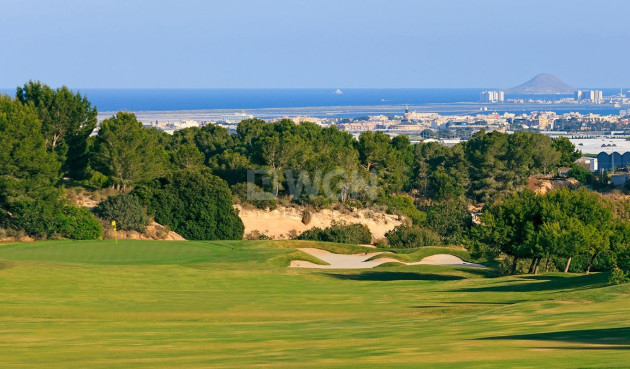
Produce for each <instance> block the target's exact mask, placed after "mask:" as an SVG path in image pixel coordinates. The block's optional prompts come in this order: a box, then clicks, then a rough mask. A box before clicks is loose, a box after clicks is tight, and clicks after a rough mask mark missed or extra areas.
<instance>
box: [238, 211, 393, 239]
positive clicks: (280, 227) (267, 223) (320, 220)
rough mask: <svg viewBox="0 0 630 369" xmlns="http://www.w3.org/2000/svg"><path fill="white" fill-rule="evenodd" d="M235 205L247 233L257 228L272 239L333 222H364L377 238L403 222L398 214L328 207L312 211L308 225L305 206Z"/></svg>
mask: <svg viewBox="0 0 630 369" xmlns="http://www.w3.org/2000/svg"><path fill="white" fill-rule="evenodd" d="M236 208H237V209H238V210H239V216H240V218H241V220H242V221H243V223H244V224H245V234H246V235H247V234H249V233H251V232H252V231H255V230H256V231H258V232H260V233H264V234H266V235H267V236H269V237H271V238H273V239H287V238H289V234H290V233H291V231H294V232H295V233H296V234H300V233H302V232H304V231H306V230H307V229H311V228H313V227H319V228H326V227H328V226H330V224H331V223H332V222H333V221H344V222H346V223H361V224H365V225H366V226H367V227H368V228H369V229H370V232H372V236H373V237H374V238H375V239H378V238H383V237H385V233H387V232H388V231H390V230H392V229H394V227H396V226H398V225H400V224H401V223H402V222H401V221H400V220H398V216H397V215H391V214H384V213H375V212H372V211H370V210H365V209H362V210H356V211H354V212H352V213H349V214H343V213H341V212H339V211H337V210H329V209H326V210H322V211H319V212H314V213H312V220H311V222H310V223H309V224H308V225H305V224H303V223H302V209H298V208H284V207H279V208H277V209H275V210H272V211H265V210H259V209H243V208H242V207H240V206H238V205H237V206H236Z"/></svg>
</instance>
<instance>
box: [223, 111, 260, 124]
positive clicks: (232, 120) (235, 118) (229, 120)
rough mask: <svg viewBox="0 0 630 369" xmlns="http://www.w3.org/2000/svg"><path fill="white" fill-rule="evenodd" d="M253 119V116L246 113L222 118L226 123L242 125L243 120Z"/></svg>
mask: <svg viewBox="0 0 630 369" xmlns="http://www.w3.org/2000/svg"><path fill="white" fill-rule="evenodd" d="M252 118H254V116H253V115H249V114H245V112H243V113H236V114H227V115H224V116H222V117H221V120H222V121H223V122H225V123H240V122H241V121H243V120H246V119H252Z"/></svg>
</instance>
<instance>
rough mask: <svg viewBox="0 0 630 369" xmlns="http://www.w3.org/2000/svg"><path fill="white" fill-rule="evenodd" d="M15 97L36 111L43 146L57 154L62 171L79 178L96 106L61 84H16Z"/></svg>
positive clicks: (85, 163) (86, 157)
mask: <svg viewBox="0 0 630 369" xmlns="http://www.w3.org/2000/svg"><path fill="white" fill-rule="evenodd" d="M16 97H17V100H18V101H20V102H21V103H23V104H26V105H30V106H32V107H34V108H35V110H36V111H37V114H38V116H39V119H40V121H41V132H42V135H43V137H44V140H45V142H46V147H47V149H48V151H49V152H54V153H55V154H56V155H57V157H58V159H59V161H60V163H61V164H62V169H63V171H64V172H66V173H69V174H70V175H71V176H72V177H75V178H82V177H83V175H84V170H85V168H86V167H87V164H88V155H87V150H88V145H87V139H88V137H89V135H90V134H91V133H92V131H93V130H94V128H96V116H97V112H96V108H95V107H93V106H92V104H91V103H90V101H88V99H87V98H86V97H85V96H81V94H79V93H73V92H72V91H70V90H69V89H68V88H67V87H65V86H63V87H61V88H58V89H56V90H53V89H52V88H50V87H48V86H47V85H43V84H41V83H40V82H33V81H30V82H28V83H26V84H25V85H24V86H23V87H18V88H17V93H16Z"/></svg>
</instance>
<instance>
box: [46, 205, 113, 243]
mask: <svg viewBox="0 0 630 369" xmlns="http://www.w3.org/2000/svg"><path fill="white" fill-rule="evenodd" d="M57 223H58V226H57V230H58V232H59V234H60V235H61V236H62V237H65V238H69V239H71V240H98V239H99V238H101V237H102V236H103V229H102V228H101V225H100V223H99V222H98V220H97V219H96V218H95V217H94V215H93V214H92V213H91V212H90V211H89V210H88V209H86V208H83V207H76V206H70V205H68V206H65V207H63V208H62V210H61V212H60V214H59V215H58V216H57Z"/></svg>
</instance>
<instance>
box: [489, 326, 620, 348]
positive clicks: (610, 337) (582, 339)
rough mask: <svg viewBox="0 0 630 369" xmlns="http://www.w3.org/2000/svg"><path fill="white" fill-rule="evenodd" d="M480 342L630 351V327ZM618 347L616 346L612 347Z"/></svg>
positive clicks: (523, 336) (521, 335) (502, 337)
mask: <svg viewBox="0 0 630 369" xmlns="http://www.w3.org/2000/svg"><path fill="white" fill-rule="evenodd" d="M479 340H531V341H560V342H572V343H583V344H601V345H607V346H600V347H597V346H586V347H579V346H578V347H558V349H568V350H571V349H575V350H582V349H584V350H588V349H591V350H597V349H601V350H604V349H605V350H609V349H611V348H613V349H615V350H630V327H622V328H605V329H581V330H574V331H560V332H549V333H536V334H517V335H509V336H496V337H485V338H479ZM610 345H616V346H610Z"/></svg>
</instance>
